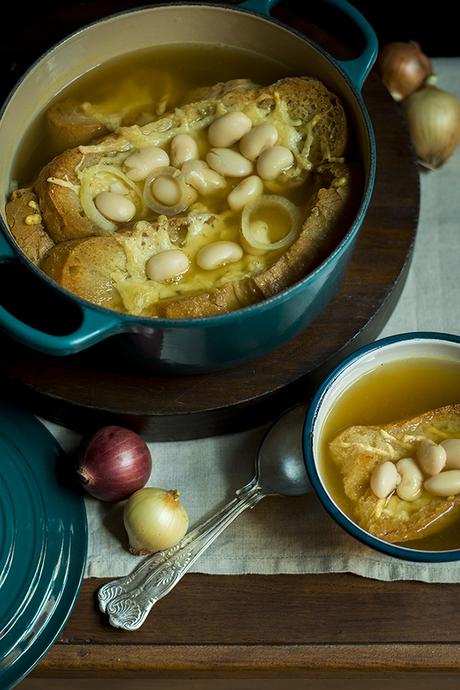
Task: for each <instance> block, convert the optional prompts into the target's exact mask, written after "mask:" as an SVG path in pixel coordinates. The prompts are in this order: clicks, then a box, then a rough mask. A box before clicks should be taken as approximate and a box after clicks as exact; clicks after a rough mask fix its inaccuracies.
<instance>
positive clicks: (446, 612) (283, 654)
mask: <svg viewBox="0 0 460 690" xmlns="http://www.w3.org/2000/svg"><path fill="white" fill-rule="evenodd" d="M102 582H103V581H102V580H94V579H89V580H86V581H85V583H84V585H83V589H82V592H81V594H80V598H79V601H78V604H77V607H76V608H75V610H74V612H73V614H72V616H71V618H70V620H69V622H68V624H67V625H66V627H65V629H64V631H63V633H62V635H61V636H60V639H59V642H58V644H56V645H55V646H54V647H53V648H52V649H51V651H50V652H49V654H48V655H47V656H46V657H45V659H44V660H43V661H42V663H41V664H40V665H39V666H38V668H37V669H36V670H35V672H34V673H33V676H34V678H37V679H38V677H43V676H45V677H47V678H64V677H65V678H67V677H76V676H78V678H79V679H80V680H79V684H78V685H76V686H75V688H77V687H78V688H82V690H84V689H85V687H88V689H89V688H91V687H92V686H91V684H89V685H88V686H86V685H85V683H84V682H83V680H82V679H90V678H99V679H100V678H117V679H120V686H119V687H120V688H125V687H126V688H128V687H129V688H135V689H137V688H142V687H143V686H142V685H139V684H138V679H142V678H149V679H157V681H158V684H156V683H155V684H150V685H148V684H146V686H145V687H155V688H159V689H163V688H164V689H166V688H169V687H176V685H175V684H172V685H171V683H172V679H180V684H178V685H177V687H178V688H179V687H181V688H184V689H185V688H206V687H208V686H207V685H205V684H203V683H204V679H227V680H229V679H231V683H229V684H228V687H229V688H230V687H231V688H233V689H235V690H238V689H240V688H247V687H249V683H248V679H251V684H250V687H251V688H262V687H263V688H277V689H278V688H279V689H281V690H282V688H283V685H281V683H280V679H283V681H287V680H290V684H289V685H286V687H289V688H291V687H292V688H302V687H311V688H314V689H315V690H316V688H318V689H319V690H322V689H323V688H328V689H329V688H336V687H337V688H339V687H340V688H342V689H345V688H367V687H368V686H369V682H370V681H371V680H372V682H373V684H372V688H373V689H374V688H378V687H380V686H379V685H378V684H376V683H377V681H378V680H379V679H380V680H385V681H389V680H390V679H392V680H393V681H394V680H395V679H397V680H398V684H395V683H394V682H393V685H392V686H391V687H395V688H404V689H405V690H406V689H407V690H410V689H411V688H415V687H417V688H418V690H422V688H425V687H426V688H429V687H433V688H458V687H459V684H460V673H459V661H460V643H459V642H458V640H459V639H460V620H459V617H458V616H457V615H456V612H457V605H458V606H460V586H459V585H432V584H431V585H428V584H421V583H414V582H391V583H383V582H378V581H375V580H366V579H364V578H360V577H357V576H354V575H258V576H255V575H245V576H216V575H213V576H212V575H199V574H190V575H187V576H186V577H185V578H184V579H183V580H182V581H181V582H180V583H179V585H178V586H177V587H176V589H175V590H174V592H173V593H171V594H170V595H169V596H168V597H166V598H165V599H163V600H161V601H160V602H159V603H158V604H157V605H156V606H155V608H154V610H153V611H152V613H151V615H150V617H149V618H148V619H147V621H146V622H145V624H144V625H143V627H142V628H140V629H139V630H138V631H134V632H130V633H127V632H125V631H121V630H114V629H111V628H110V627H109V626H108V624H107V622H106V620H105V619H104V618H103V617H102V615H101V614H99V613H98V612H97V610H96V606H95V598H94V597H95V591H96V588H97V587H99V586H100V584H102ZM125 678H130V679H133V678H135V679H136V681H133V680H130V681H127V682H126V684H121V679H125ZM194 679H195V680H194ZM253 679H259V680H260V683H255V682H253ZM261 679H263V681H262V680H261ZM301 679H303V680H304V681H305V679H309V680H311V681H312V684H311V685H306V684H305V682H302V681H301ZM313 681H314V682H313ZM88 683H89V681H88ZM98 683H100V681H98ZM336 683H337V685H336ZM43 687H44V688H45V687H46V688H47V690H53V685H50V681H49V680H47V681H46V685H43ZM56 687H62V685H61V686H58V685H56ZM94 687H96V686H94ZM107 687H112V685H111V684H109V683H107ZM117 687H118V686H113V688H114V690H115V689H116V688H117ZM209 687H212V688H215V687H218V688H220V687H222V688H225V687H227V685H226V684H222V685H216V684H215V683H214V684H211V683H210V684H209ZM384 687H388V686H387V685H385V686H384ZM33 688H36V690H38V686H35V685H30V690H33ZM65 688H66V690H73V689H72V686H68V685H67V684H66V685H65ZM98 688H99V689H100V688H101V685H100V684H99V685H98ZM24 690H26V684H24Z"/></svg>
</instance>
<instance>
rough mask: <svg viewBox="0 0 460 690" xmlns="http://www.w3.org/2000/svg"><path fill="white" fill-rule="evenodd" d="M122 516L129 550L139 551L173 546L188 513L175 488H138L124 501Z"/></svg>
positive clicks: (184, 527) (181, 531) (152, 550)
mask: <svg viewBox="0 0 460 690" xmlns="http://www.w3.org/2000/svg"><path fill="white" fill-rule="evenodd" d="M123 519H124V523H125V529H126V531H127V533H128V537H129V550H130V551H131V553H135V554H139V555H142V554H146V553H153V552H155V551H162V550H163V549H169V548H171V546H175V545H176V544H177V543H178V542H179V541H180V540H181V539H182V537H183V536H184V535H185V534H186V532H187V529H188V515H187V512H186V510H185V508H184V507H183V505H182V504H181V503H180V501H179V492H178V491H176V490H175V489H172V490H170V491H166V490H164V489H159V488H157V487H146V488H144V489H139V491H136V492H135V493H133V495H132V496H130V498H129V499H128V500H127V501H126V504H125V508H124V514H123Z"/></svg>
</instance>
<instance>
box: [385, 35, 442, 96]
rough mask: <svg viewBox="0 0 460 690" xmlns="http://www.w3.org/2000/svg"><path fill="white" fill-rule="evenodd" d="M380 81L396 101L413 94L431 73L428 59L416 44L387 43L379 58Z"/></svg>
mask: <svg viewBox="0 0 460 690" xmlns="http://www.w3.org/2000/svg"><path fill="white" fill-rule="evenodd" d="M378 66H379V70H380V75H381V77H382V81H383V83H384V84H385V86H386V87H387V89H388V91H389V92H390V93H391V95H392V96H393V98H394V99H395V100H396V101H401V100H402V99H403V98H405V97H406V96H409V95H410V94H411V93H414V91H416V90H417V89H419V88H420V87H421V86H422V84H423V83H424V82H425V79H426V78H427V77H429V76H430V75H431V74H432V73H433V67H432V65H431V62H430V60H429V58H428V57H427V56H426V55H425V54H424V53H422V51H421V49H420V46H419V44H418V43H415V42H414V41H411V42H410V43H400V42H395V43H388V44H387V45H386V46H385V47H384V48H383V50H382V52H381V53H380V56H379V61H378Z"/></svg>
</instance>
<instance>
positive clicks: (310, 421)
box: [302, 331, 460, 563]
mask: <svg viewBox="0 0 460 690" xmlns="http://www.w3.org/2000/svg"><path fill="white" fill-rule="evenodd" d="M417 340H419V341H422V342H423V341H425V342H434V341H438V342H447V343H455V344H457V345H459V346H460V336H458V335H455V334H452V333H441V332H436V331H420V332H417V331H411V332H407V333H399V334H397V335H391V336H387V337H385V338H381V339H379V340H376V341H374V342H372V343H370V344H368V345H364V346H363V347H361V348H359V349H358V350H356V351H355V352H353V353H352V354H351V355H349V356H348V357H346V358H345V359H343V360H342V361H341V362H340V363H339V364H338V365H337V366H336V367H335V368H334V369H333V370H332V371H331V373H330V374H329V375H328V376H327V378H325V379H324V381H323V382H322V383H321V385H320V387H319V388H318V390H317V391H316V393H315V395H314V397H313V399H312V401H311V403H310V405H309V408H308V412H307V415H306V417H305V421H304V427H303V433H302V446H303V454H304V460H305V465H306V470H307V474H308V478H309V480H310V482H311V485H312V487H313V489H314V491H315V493H316V495H317V496H318V498H319V500H320V501H321V503H322V505H323V507H324V508H325V509H326V511H327V512H328V513H329V515H330V516H331V517H332V518H333V519H334V520H335V522H336V523H337V524H338V525H340V527H342V528H343V529H344V530H345V531H346V532H348V533H349V534H350V535H351V536H352V537H354V538H355V539H357V540H358V541H360V542H361V543H362V544H365V545H366V546H370V547H371V548H373V549H375V550H377V551H380V552H382V553H384V554H386V555H389V556H393V557H396V558H399V559H403V560H408V561H416V562H425V563H445V562H449V561H457V560H460V548H456V549H444V550H440V551H428V550H423V549H414V548H409V547H407V546H399V545H397V544H391V543H390V542H387V541H384V540H383V539H380V538H379V537H375V536H373V535H372V534H370V533H369V532H367V531H366V530H364V529H363V528H362V527H359V525H357V524H356V523H355V522H354V521H353V520H352V519H351V518H350V517H348V515H346V513H344V512H343V511H342V510H341V508H340V507H339V506H338V505H337V504H336V503H335V501H333V500H332V498H331V496H330V495H329V493H328V492H327V491H326V489H325V487H324V484H323V482H322V480H321V478H320V473H319V471H318V468H317V463H316V460H315V454H314V452H313V442H314V435H315V424H316V421H317V418H318V414H319V411H320V409H321V406H322V404H323V401H324V398H325V395H326V393H327V392H328V391H330V389H331V387H333V386H334V384H335V383H336V381H337V379H338V378H339V377H340V376H341V375H342V374H343V373H344V372H345V371H346V370H347V369H348V368H349V367H350V365H352V364H353V363H355V362H356V361H358V360H360V359H361V358H362V357H364V356H365V355H367V354H368V353H370V352H374V351H377V350H381V349H387V348H390V347H391V346H392V345H395V344H397V343H400V342H408V343H409V342H413V341H417Z"/></svg>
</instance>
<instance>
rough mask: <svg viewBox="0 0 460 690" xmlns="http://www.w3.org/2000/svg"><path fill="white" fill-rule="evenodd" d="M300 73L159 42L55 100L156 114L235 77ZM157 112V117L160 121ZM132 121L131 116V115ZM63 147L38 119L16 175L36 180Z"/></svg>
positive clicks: (223, 51) (216, 48)
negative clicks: (162, 107)
mask: <svg viewBox="0 0 460 690" xmlns="http://www.w3.org/2000/svg"><path fill="white" fill-rule="evenodd" d="M287 76H295V75H293V74H292V71H291V70H288V69H287V67H285V66H283V65H282V64H281V63H279V62H277V61H275V60H272V59H270V58H268V57H265V56H263V55H259V54H258V53H253V52H252V51H249V50H242V49H237V48H231V47H229V46H224V45H219V44H216V45H213V44H202V43H189V44H177V45H176V44H172V45H171V44H169V45H164V46H157V47H155V48H152V49H149V50H141V51H137V52H133V53H130V54H128V55H124V56H123V57H121V58H117V59H115V60H111V61H110V62H107V63H105V64H104V65H100V66H98V67H96V68H95V69H93V70H91V71H90V72H88V73H87V74H85V75H83V76H82V77H80V78H79V79H77V80H76V81H75V82H74V83H73V84H71V85H70V86H68V87H67V88H66V89H65V90H63V91H61V93H60V94H59V96H58V97H57V98H56V99H55V102H56V101H61V100H64V99H67V98H72V99H75V100H76V101H78V102H80V103H81V102H90V103H91V104H92V105H93V106H95V107H97V109H98V111H100V112H103V113H113V112H122V111H124V110H126V108H127V104H129V108H131V109H132V110H131V112H132V113H133V116H134V113H140V112H144V111H145V112H150V111H152V110H154V109H155V108H156V107H158V106H159V105H160V104H161V103H162V99H167V102H166V103H165V105H166V109H168V110H169V109H171V108H175V107H176V106H178V105H180V104H182V103H187V102H190V97H191V95H192V94H193V91H194V90H195V89H197V88H200V87H203V86H211V85H213V84H216V83H218V82H222V81H227V80H229V79H251V80H252V81H254V82H256V83H257V84H261V85H266V84H270V83H272V82H275V81H277V80H278V79H281V78H283V77H287ZM155 117H156V115H154V116H153V117H152V118H151V119H154V118H155ZM128 119H129V118H128ZM58 153H60V151H58V150H56V149H55V148H53V145H52V142H51V141H50V139H49V137H48V136H47V127H46V120H45V115H44V113H42V115H41V116H40V117H38V118H37V119H36V120H35V121H34V123H33V124H32V126H31V127H30V128H29V130H28V132H27V133H26V134H25V136H24V138H23V140H22V142H21V145H20V147H19V150H18V153H17V156H16V161H15V165H14V170H13V178H14V179H15V180H17V181H18V182H19V186H24V185H27V184H30V182H31V181H33V179H34V177H35V175H36V174H37V172H38V171H39V170H40V168H41V167H42V166H43V165H45V164H46V163H47V162H48V161H49V160H50V159H51V158H52V157H53V156H55V155H57V154H58Z"/></svg>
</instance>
